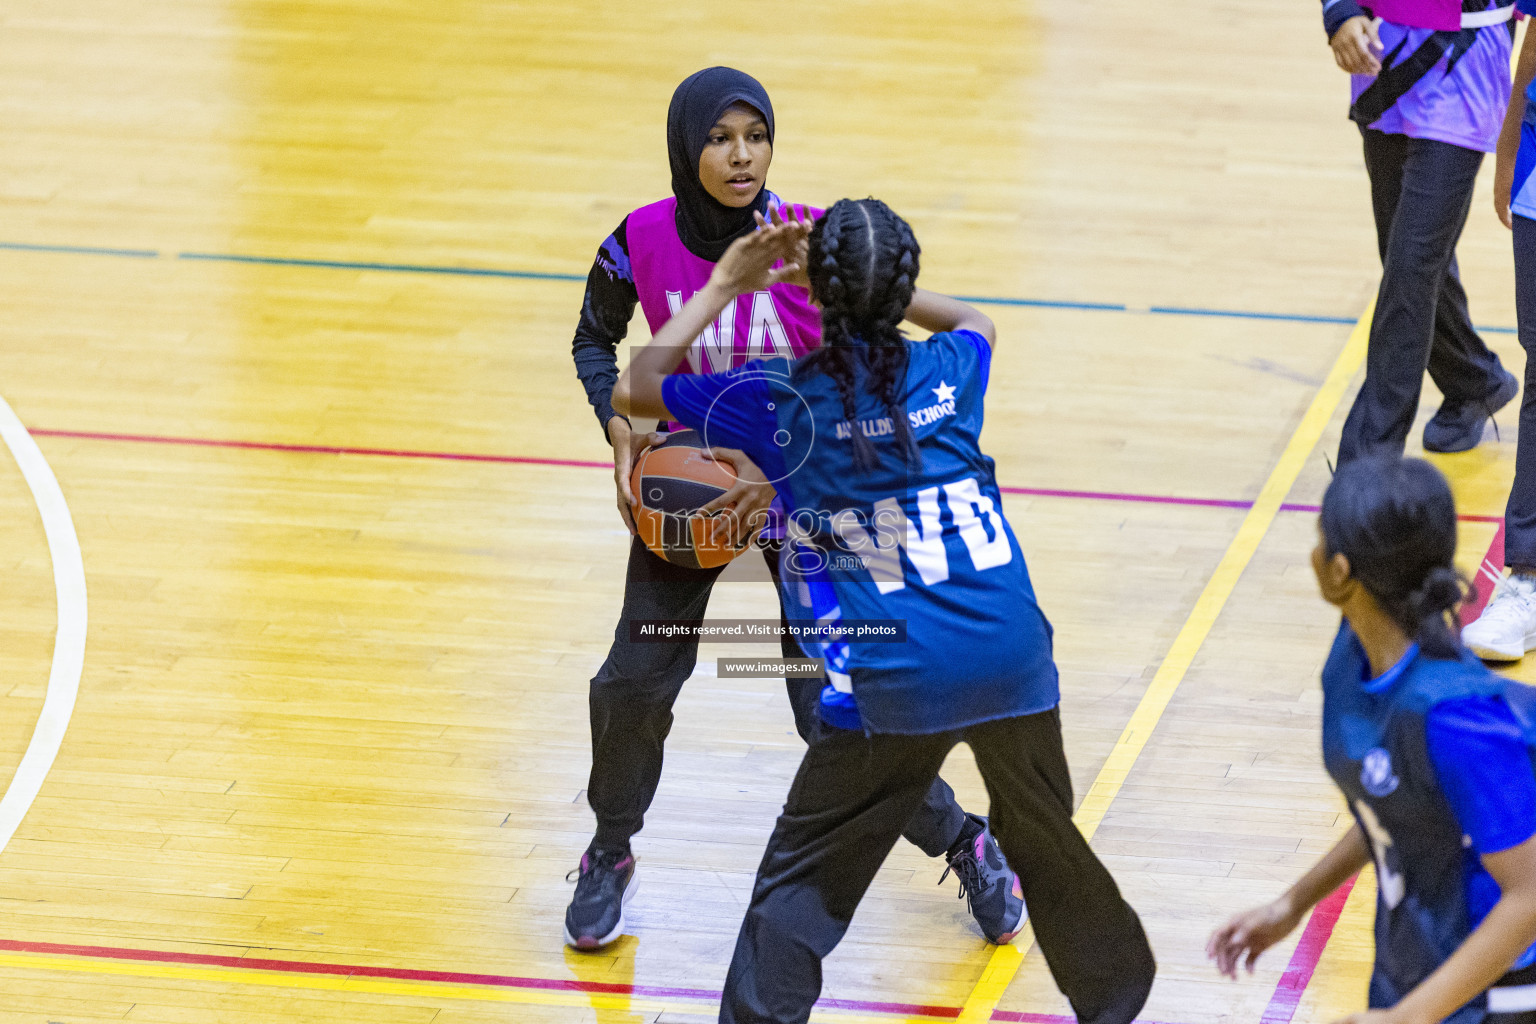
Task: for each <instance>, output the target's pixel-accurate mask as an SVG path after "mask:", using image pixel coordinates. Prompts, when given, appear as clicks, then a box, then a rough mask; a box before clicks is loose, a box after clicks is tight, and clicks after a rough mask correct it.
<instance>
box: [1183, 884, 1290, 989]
mask: <svg viewBox="0 0 1536 1024" xmlns="http://www.w3.org/2000/svg"><path fill="white" fill-rule="evenodd" d="M1300 922H1301V914H1300V913H1298V912H1297V910H1296V909H1295V908H1294V907H1293V906H1292V905H1291V901H1290V900H1288V899H1286V898H1284V897H1282V898H1280V899H1278V900H1275V901H1274V902H1273V903H1266V904H1265V905H1264V906H1262V907H1256V908H1254V909H1253V910H1249V911H1247V912H1246V913H1242V914H1238V915H1237V916H1236V917H1234V918H1232V920H1230V921H1228V922H1227V923H1226V924H1224V925H1222V926H1221V927H1220V928H1218V929H1216V931H1215V932H1213V933H1212V934H1211V938H1210V941H1208V942H1207V943H1206V944H1205V955H1206V956H1208V957H1210V958H1211V959H1212V960H1214V961H1216V969H1217V970H1218V971H1220V972H1221V973H1222V974H1225V975H1226V976H1227V977H1229V978H1233V979H1235V978H1236V977H1237V965H1238V961H1242V962H1243V966H1244V967H1246V968H1247V969H1248V973H1250V974H1252V973H1253V963H1254V961H1255V960H1257V959H1258V958H1259V954H1260V953H1262V952H1264V951H1265V950H1266V949H1268V948H1269V947H1270V946H1273V945H1274V944H1275V943H1277V942H1279V941H1280V940H1281V939H1283V938H1285V937H1286V936H1287V935H1289V934H1290V933H1291V931H1292V929H1294V928H1295V927H1296V925H1298V924H1299V923H1300Z"/></svg>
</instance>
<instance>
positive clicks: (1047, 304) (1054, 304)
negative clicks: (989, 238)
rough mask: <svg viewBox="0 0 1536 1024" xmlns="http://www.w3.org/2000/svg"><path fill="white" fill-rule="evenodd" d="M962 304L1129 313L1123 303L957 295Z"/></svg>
mask: <svg viewBox="0 0 1536 1024" xmlns="http://www.w3.org/2000/svg"><path fill="white" fill-rule="evenodd" d="M955 298H957V299H959V300H960V301H961V302H973V303H975V304H976V305H978V306H1029V307H1031V308H1033V309H1091V310H1101V311H1103V312H1106V313H1128V312H1130V310H1129V308H1127V306H1126V305H1125V303H1123V302H1064V301H1059V300H1053V299H1003V298H998V297H996V296H992V295H956V296H955Z"/></svg>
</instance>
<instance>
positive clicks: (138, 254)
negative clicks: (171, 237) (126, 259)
mask: <svg viewBox="0 0 1536 1024" xmlns="http://www.w3.org/2000/svg"><path fill="white" fill-rule="evenodd" d="M0 249H11V250H14V251H16V252H72V253H84V254H85V255H87V256H131V257H134V258H136V259H141V260H152V259H155V258H156V257H158V256H159V255H160V254H159V253H158V252H156V251H155V250H154V249H103V248H99V247H97V246H94V245H32V244H30V243H28V242H0Z"/></svg>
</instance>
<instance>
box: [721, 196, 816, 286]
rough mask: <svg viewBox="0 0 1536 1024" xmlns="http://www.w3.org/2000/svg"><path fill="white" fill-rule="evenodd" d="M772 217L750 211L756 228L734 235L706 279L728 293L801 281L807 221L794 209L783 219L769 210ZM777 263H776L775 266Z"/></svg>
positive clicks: (807, 228) (807, 233) (808, 221)
mask: <svg viewBox="0 0 1536 1024" xmlns="http://www.w3.org/2000/svg"><path fill="white" fill-rule="evenodd" d="M773 213H774V216H773V220H771V221H770V220H767V219H765V218H764V217H763V215H762V214H760V213H754V214H753V216H754V217H755V218H756V219H757V230H756V231H754V232H752V233H751V234H748V235H743V236H742V237H740V238H738V239H736V241H734V242H732V243H731V247H730V248H729V249H727V250H725V255H723V256H721V257H720V261H719V262H718V263H716V264H715V269H714V272H713V273H712V274H710V276H709V283H710V284H711V285H714V286H715V287H717V288H721V289H723V290H725V291H726V292H728V293H730V294H732V295H740V294H742V293H744V292H759V291H762V290H764V289H765V288H768V287H770V286H772V285H776V284H779V283H780V282H789V283H791V284H801V283H804V282H805V262H804V261H805V247H806V239H807V238H809V237H810V234H811V222H810V220H809V219H805V220H802V219H801V218H800V217H799V215H798V214H797V213H795V211H793V210H791V211H790V217H789V218H788V219H785V218H784V217H783V216H782V215H781V214H780V213H779V211H777V210H775V211H773ZM775 264H778V266H775Z"/></svg>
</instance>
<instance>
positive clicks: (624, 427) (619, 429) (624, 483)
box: [608, 416, 666, 537]
mask: <svg viewBox="0 0 1536 1024" xmlns="http://www.w3.org/2000/svg"><path fill="white" fill-rule="evenodd" d="M665 437H666V435H664V434H658V433H656V432H655V431H654V430H653V431H651V432H650V433H649V434H637V433H635V432H634V431H632V430H630V429H629V421H628V420H626V419H625V418H624V417H622V416H615V417H613V418H612V419H611V420H609V421H608V443H609V444H611V445H613V482H614V483H615V484H617V485H618V492H619V518H621V519H623V520H624V525H625V526H626V527H627V528H628V529H629V534H630V536H631V537H633V536H634V535H635V516H634V513H633V512H631V511H630V507H631V506H632V505H634V503H635V495H634V492H633V491H631V490H630V487H629V475H630V472H631V471H632V470H633V469H634V468H635V456H636V455H639V454H640V453H641V452H643V451H645V449H647V448H650V447H653V446H655V445H658V444H660V443H661V442H662V441H663V440H664V439H665Z"/></svg>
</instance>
